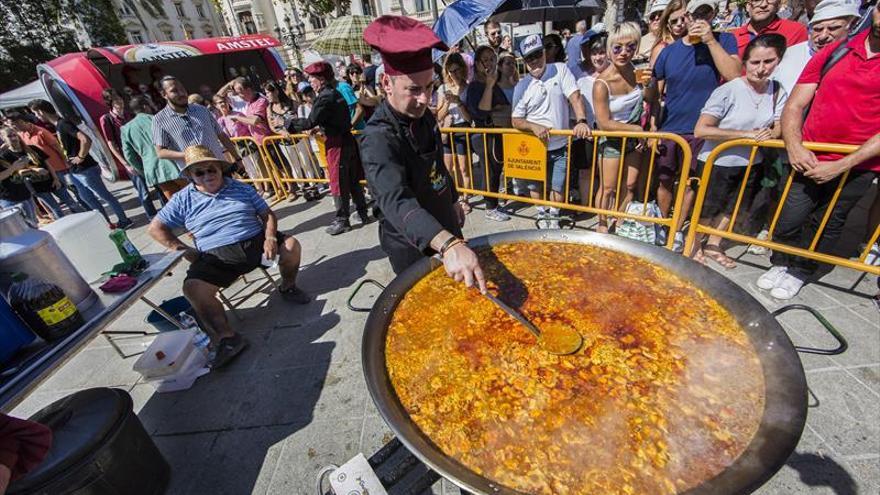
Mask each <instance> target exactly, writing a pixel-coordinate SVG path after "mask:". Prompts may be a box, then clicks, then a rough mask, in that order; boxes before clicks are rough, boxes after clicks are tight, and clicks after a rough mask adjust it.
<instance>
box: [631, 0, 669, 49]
mask: <svg viewBox="0 0 880 495" xmlns="http://www.w3.org/2000/svg"><path fill="white" fill-rule="evenodd" d="M667 5H669V0H654V1H653V2H652V3H651V8H650V9H648V34H646V35H644V36H642V41H641V42H640V43H639V53H638V54H636V57H635V59H634V63H636V64H640V63H647V62H648V61H649V60H651V50H653V49H654V45H655V44H656V43H657V40H658V39H659V37H660V32H661V31H662V29H661V24H660V20H661V18H662V17H663V11H664V10H666V6H667Z"/></svg>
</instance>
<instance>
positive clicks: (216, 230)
mask: <svg viewBox="0 0 880 495" xmlns="http://www.w3.org/2000/svg"><path fill="white" fill-rule="evenodd" d="M184 160H185V165H186V166H185V168H184V169H183V170H182V171H181V174H183V175H184V176H186V178H188V179H189V180H190V184H189V185H188V186H186V187H185V188H184V189H182V190H181V191H179V192H178V193H176V194H175V195H174V196H172V197H171V200H170V201H169V202H168V204H167V205H165V207H164V208H162V209H161V210H160V211H159V214H158V215H156V218H154V219H153V221H152V223H150V229H149V232H150V235H151V236H153V238H154V239H156V241H158V242H159V243H161V244H162V245H163V246H165V247H167V248H168V249H172V250H176V251H183V253H184V254H183V256H184V257H185V258H186V259H187V261H189V262H190V267H189V271H188V272H187V274H186V280H184V282H183V294H184V295H185V296H186V298H187V299H188V300H189V302H190V304H192V306H193V308H194V309H195V310H196V313H197V314H198V316H199V318H200V319H201V321H202V323H203V324H204V325H205V326H207V327H208V328H206V329H205V330H206V331H207V332H208V335H209V336H210V337H211V344H212V348H213V349H214V351H216V354H215V355H214V357H213V358H212V359H211V363H210V365H211V368H212V369H217V368H220V367H222V366H223V365H225V364H227V363H228V362H229V361H230V360H231V359H232V358H234V357H235V356H236V355H238V354H239V353H240V352H241V351H242V350H244V349H245V347H247V341H246V340H245V339H243V338H242V337H241V335H239V334H237V333H235V332H234V331H233V330H232V328H231V327H230V326H229V322H228V321H227V319H226V313H225V312H224V310H223V305H222V304H221V303H220V301H219V300H218V299H217V297H216V296H217V291H218V290H220V288H226V287H229V286H230V285H231V284H232V283H233V282H234V281H235V280H236V279H237V278H238V277H240V276H241V275H244V274H246V273H248V272H250V271H252V270H254V269H256V268H257V267H259V266H260V263H261V261H262V258H263V257H264V256H265V257H266V258H269V259H274V258H275V256H276V255H277V256H278V257H279V261H278V267H279V271H280V272H281V279H282V281H281V286H280V292H281V295H282V297H283V298H284V299H285V300H288V301H290V302H294V303H296V304H306V303H308V302H309V297H308V296H307V295H306V294H305V293H304V292H302V291H301V290H299V289H298V288H297V287H296V274H297V271H298V270H299V260H300V246H299V243H298V242H297V241H296V239H294V238H293V237H288V236H286V235H284V234H282V233H281V232H278V220H277V219H276V218H275V215H274V214H273V213H272V211H271V210H270V209H269V205H267V204H266V202H265V201H264V200H263V198H261V197H260V195H259V194H258V193H257V191H256V190H255V189H254V188H253V187H251V186H249V185H247V184H243V183H241V182H238V181H236V180H234V179H230V178H224V177H223V171H224V169H225V168H226V167H230V166H231V165H232V164H230V163H229V162H226V161H223V160H218V159H217V158H216V157H214V155H212V154H211V152H210V151H209V150H208V149H207V148H206V147H204V146H200V145H195V146H189V147H188V148H186V149H185V150H184ZM180 227H185V228H186V229H187V230H188V231H189V232H190V233H192V235H193V236H194V238H195V245H196V247H195V248H191V247H189V246H187V245H186V244H184V243H183V242H182V241H181V240H180V239H178V238H177V236H175V235H174V233H173V232H172V229H175V228H180Z"/></svg>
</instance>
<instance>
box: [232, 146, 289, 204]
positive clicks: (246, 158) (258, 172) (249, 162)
mask: <svg viewBox="0 0 880 495" xmlns="http://www.w3.org/2000/svg"><path fill="white" fill-rule="evenodd" d="M232 142H233V143H235V146H236V147H237V148H238V154H239V156H241V161H242V163H243V164H244V168H245V171H246V172H247V175H248V178H247V179H241V181H242V182H247V183H248V184H254V185H255V186H256V185H258V184H259V185H261V187H262V188H265V187H268V188H269V189H271V192H272V194H273V195H274V196H275V198H276V202H277V201H279V200H281V199H283V198H285V197H286V196H287V193H286V192H285V191H284V190H283V188H281V187H279V182H278V178H277V175H276V173H275V171H274V170H273V168H274V167H273V166H272V165H271V163H270V162H269V161H268V160H267V159H266V152H265V149H264V148H263V146H261V145H259V144H257V142H256V140H254V138H252V137H249V136H248V137H236V138H232ZM261 187H258V188H257V189H261ZM263 190H265V189H263Z"/></svg>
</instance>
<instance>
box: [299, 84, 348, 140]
mask: <svg viewBox="0 0 880 495" xmlns="http://www.w3.org/2000/svg"><path fill="white" fill-rule="evenodd" d="M317 126H321V130H323V131H324V134H325V135H327V136H345V135H348V134H351V114H350V113H349V111H348V103H346V102H345V98H343V97H342V94H340V93H339V91H336V89H334V88H331V87H330V86H327V85H325V86H324V87H323V88H321V91H320V92H319V93H318V94H317V96H315V101H314V102H312V111H311V113H309V116H308V117H306V118H304V119H298V118H290V119H287V121H286V122H284V128H285V129H287V132H292V133H297V132H302V131H304V130H307V129H312V128H313V127H317Z"/></svg>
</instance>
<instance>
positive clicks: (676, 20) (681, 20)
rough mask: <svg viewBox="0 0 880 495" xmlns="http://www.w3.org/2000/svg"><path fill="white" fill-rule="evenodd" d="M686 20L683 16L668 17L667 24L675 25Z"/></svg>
mask: <svg viewBox="0 0 880 495" xmlns="http://www.w3.org/2000/svg"><path fill="white" fill-rule="evenodd" d="M686 20H687V19H685V18H684V16H681V17H677V18H675V19H669V25H670V26H677V25H679V24H684V23H685V21H686Z"/></svg>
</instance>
